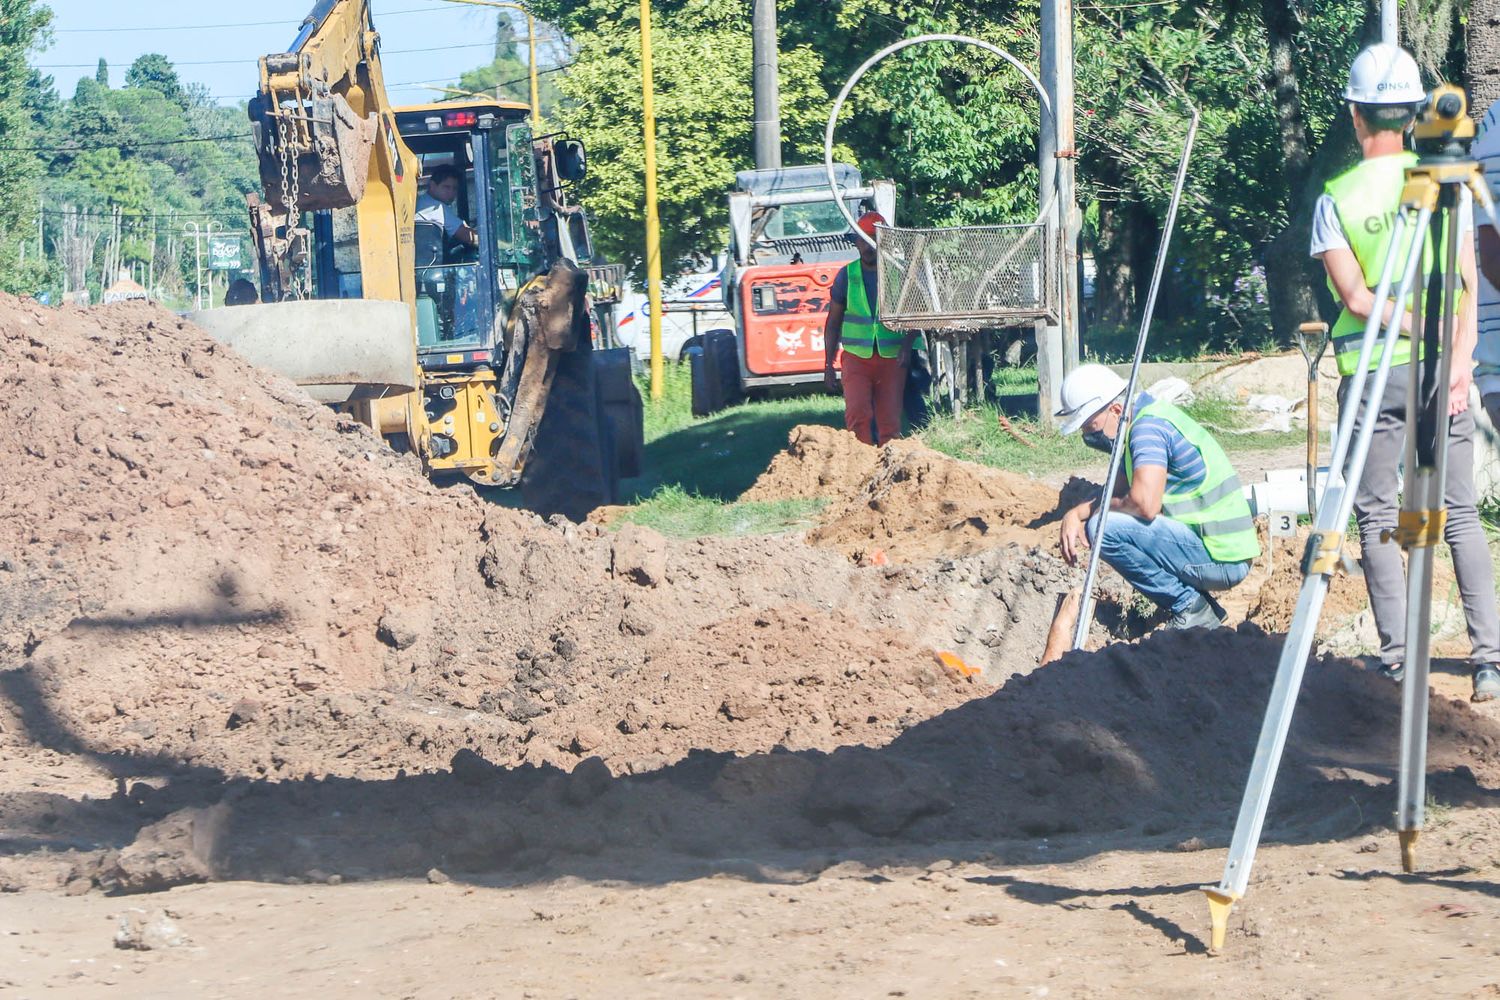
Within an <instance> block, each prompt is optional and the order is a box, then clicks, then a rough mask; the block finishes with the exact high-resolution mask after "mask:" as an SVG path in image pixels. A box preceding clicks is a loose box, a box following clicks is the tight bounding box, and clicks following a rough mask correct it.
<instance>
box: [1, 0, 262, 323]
mask: <svg viewBox="0 0 1500 1000" xmlns="http://www.w3.org/2000/svg"><path fill="white" fill-rule="evenodd" d="M0 2H3V0H0ZM27 106H28V108H29V109H31V114H32V116H33V118H34V120H35V121H36V122H37V128H38V130H39V132H40V133H41V134H44V135H46V136H48V139H47V142H46V143H45V145H46V146H48V147H49V148H48V149H47V150H46V151H45V152H43V153H40V154H38V157H39V160H40V162H41V163H43V164H44V165H45V167H46V178H45V181H44V184H43V194H44V197H45V199H46V204H47V206H48V214H47V216H46V237H47V244H48V248H49V251H50V252H51V253H52V255H53V257H54V258H55V259H60V260H66V261H67V262H68V265H69V268H68V270H69V272H70V275H71V280H72V282H73V283H74V284H75V285H76V283H77V282H79V281H85V282H87V283H88V285H89V286H90V288H91V289H92V290H94V291H96V292H97V290H98V289H97V283H98V280H99V278H100V277H101V276H102V275H103V274H104V272H105V271H106V270H108V268H107V267H106V266H105V265H106V264H109V265H110V266H113V265H114V263H115V262H116V261H118V262H119V264H120V265H121V266H127V267H130V266H133V267H134V270H135V273H136V275H137V276H138V277H139V278H140V279H141V280H143V281H144V280H146V279H148V278H149V279H151V280H153V281H154V283H155V288H156V290H157V291H159V292H160V293H162V294H163V295H164V296H165V297H166V298H167V300H168V301H176V302H177V303H179V304H181V303H183V302H184V300H183V299H182V298H180V297H178V296H181V295H183V294H185V293H186V284H185V282H184V275H183V270H182V268H183V260H184V237H183V232H184V229H185V226H186V224H187V223H188V222H194V223H196V224H198V225H199V226H203V225H206V224H207V223H208V222H209V221H215V222H217V223H218V224H219V225H220V226H221V227H223V228H224V229H225V230H226V231H230V232H234V231H239V232H244V231H245V230H246V229H247V216H246V212H245V193H246V192H248V191H252V190H255V189H257V188H258V187H259V175H258V168H257V164H256V158H255V151H254V149H253V148H252V147H251V144H250V140H249V139H248V138H232V139H223V138H222V137H223V136H243V135H244V134H245V133H247V132H248V128H247V125H246V122H245V111H244V108H243V107H240V108H226V107H221V106H219V105H217V104H215V103H214V102H213V101H212V100H210V99H209V98H208V95H207V93H206V91H204V90H203V88H201V87H196V88H195V87H183V86H181V82H180V80H179V79H178V77H177V74H176V71H175V69H174V68H173V67H172V65H171V64H170V63H169V62H168V61H167V60H165V59H163V58H161V57H159V56H148V57H143V58H142V59H139V60H137V61H136V63H135V64H134V65H132V67H131V70H130V72H129V73H127V74H126V80H125V85H124V86H122V87H120V88H119V89H114V90H111V89H110V88H108V87H106V86H104V85H102V84H100V83H99V82H98V80H96V79H94V78H92V77H85V78H83V79H81V80H80V81H79V82H78V86H77V88H76V89H75V91H74V93H73V96H72V98H71V100H68V101H66V102H64V101H61V100H59V99H58V98H57V95H56V94H55V92H53V91H52V88H51V85H50V81H46V80H45V79H43V78H37V79H35V80H33V81H32V82H31V90H30V96H29V98H28V104H27ZM210 137H211V138H212V141H200V140H207V139H209V138H210ZM33 225H34V218H33ZM186 242H187V249H188V250H190V249H191V241H190V240H188V241H186ZM186 260H187V262H188V266H189V268H190V267H191V263H192V258H191V255H190V254H189V255H188V256H187V257H186ZM188 273H191V272H190V271H189V272H188Z"/></svg>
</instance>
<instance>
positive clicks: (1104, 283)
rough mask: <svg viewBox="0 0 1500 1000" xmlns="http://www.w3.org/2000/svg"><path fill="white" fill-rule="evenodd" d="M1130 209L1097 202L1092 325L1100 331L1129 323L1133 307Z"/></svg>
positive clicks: (1133, 279) (1133, 283)
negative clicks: (1097, 217) (1097, 228)
mask: <svg viewBox="0 0 1500 1000" xmlns="http://www.w3.org/2000/svg"><path fill="white" fill-rule="evenodd" d="M1129 209H1130V206H1129V205H1126V204H1124V203H1122V202H1118V201H1105V200H1102V199H1101V200H1100V202H1099V233H1098V236H1097V238H1096V239H1095V243H1094V266H1095V274H1094V322H1095V323H1097V324H1098V325H1099V326H1100V327H1101V328H1106V329H1107V328H1109V327H1122V326H1128V325H1129V324H1130V315H1131V313H1132V312H1133V311H1134V306H1135V270H1134V254H1133V253H1132V252H1131V239H1130V211H1129Z"/></svg>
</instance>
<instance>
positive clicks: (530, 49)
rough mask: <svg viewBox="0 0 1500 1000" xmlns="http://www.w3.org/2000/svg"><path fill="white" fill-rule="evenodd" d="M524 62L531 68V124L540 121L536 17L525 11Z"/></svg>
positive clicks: (534, 124) (540, 103)
mask: <svg viewBox="0 0 1500 1000" xmlns="http://www.w3.org/2000/svg"><path fill="white" fill-rule="evenodd" d="M526 53H527V54H526V63H527V66H528V68H529V69H530V70H531V124H532V126H533V127H535V126H538V125H540V124H541V123H542V99H541V97H540V96H539V91H538V88H537V83H536V19H535V18H533V17H532V16H531V11H529V10H528V11H527V12H526Z"/></svg>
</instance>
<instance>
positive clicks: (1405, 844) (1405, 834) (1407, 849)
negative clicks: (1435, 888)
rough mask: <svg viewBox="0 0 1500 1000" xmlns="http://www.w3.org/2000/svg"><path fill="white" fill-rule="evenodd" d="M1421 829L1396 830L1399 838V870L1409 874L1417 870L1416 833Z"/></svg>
mask: <svg viewBox="0 0 1500 1000" xmlns="http://www.w3.org/2000/svg"><path fill="white" fill-rule="evenodd" d="M1421 832H1422V831H1421V830H1398V831H1397V832H1396V836H1397V837H1398V838H1400V840H1401V870H1402V871H1404V872H1406V874H1408V875H1410V874H1411V873H1412V872H1414V871H1416V870H1417V835H1418V834H1420V833H1421Z"/></svg>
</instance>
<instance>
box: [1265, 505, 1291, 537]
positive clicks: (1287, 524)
mask: <svg viewBox="0 0 1500 1000" xmlns="http://www.w3.org/2000/svg"><path fill="white" fill-rule="evenodd" d="M1270 517H1271V537H1272V538H1295V537H1297V515H1296V513H1295V512H1293V511H1289V510H1273V511H1271V514H1270Z"/></svg>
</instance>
